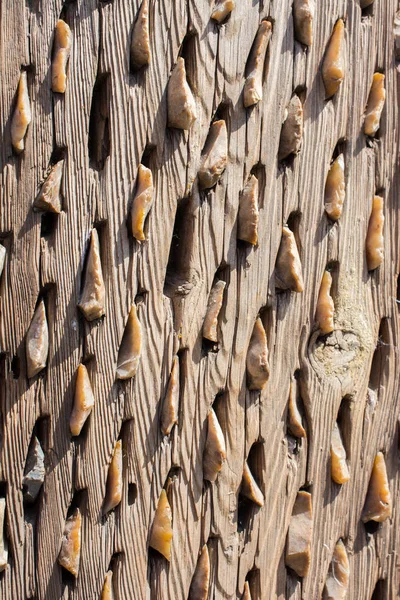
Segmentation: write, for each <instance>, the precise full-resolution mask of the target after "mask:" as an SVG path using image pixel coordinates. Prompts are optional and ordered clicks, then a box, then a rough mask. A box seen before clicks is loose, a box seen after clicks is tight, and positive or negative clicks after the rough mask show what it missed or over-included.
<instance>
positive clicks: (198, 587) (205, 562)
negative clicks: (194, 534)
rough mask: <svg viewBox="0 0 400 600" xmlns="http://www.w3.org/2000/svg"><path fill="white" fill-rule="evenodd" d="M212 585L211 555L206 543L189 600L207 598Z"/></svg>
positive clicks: (195, 573)
mask: <svg viewBox="0 0 400 600" xmlns="http://www.w3.org/2000/svg"><path fill="white" fill-rule="evenodd" d="M209 585H210V555H209V553H208V548H207V544H204V546H203V548H202V550H201V554H200V556H199V558H198V561H197V565H196V570H195V572H194V575H193V579H192V583H191V584H190V589H189V597H188V600H207V598H208V588H209Z"/></svg>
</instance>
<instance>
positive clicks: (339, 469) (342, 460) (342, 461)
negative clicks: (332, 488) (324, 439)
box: [331, 423, 350, 484]
mask: <svg viewBox="0 0 400 600" xmlns="http://www.w3.org/2000/svg"><path fill="white" fill-rule="evenodd" d="M331 474H332V479H333V481H335V482H336V483H339V484H342V483H346V481H349V479H350V473H349V468H348V466H347V462H346V450H345V447H344V445H343V441H342V436H341V434H340V429H339V427H338V424H337V423H335V426H334V428H333V431H332V439H331Z"/></svg>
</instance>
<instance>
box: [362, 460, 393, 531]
mask: <svg viewBox="0 0 400 600" xmlns="http://www.w3.org/2000/svg"><path fill="white" fill-rule="evenodd" d="M391 516H392V496H391V494H390V489H389V481H388V477H387V472H386V464H385V458H384V456H383V454H382V452H378V454H377V455H376V457H375V460H374V465H373V467H372V473H371V478H370V480H369V485H368V492H367V497H366V499H365V504H364V509H363V513H362V517H361V518H362V520H363V521H364V523H367V521H377V522H378V523H382V521H386V519H388V518H389V517H391Z"/></svg>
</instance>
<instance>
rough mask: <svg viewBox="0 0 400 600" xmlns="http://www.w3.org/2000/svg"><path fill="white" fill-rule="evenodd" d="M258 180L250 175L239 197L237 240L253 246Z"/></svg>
mask: <svg viewBox="0 0 400 600" xmlns="http://www.w3.org/2000/svg"><path fill="white" fill-rule="evenodd" d="M258 214H259V213H258V179H257V177H255V176H254V175H251V177H250V179H249V180H248V181H247V183H246V185H245V186H244V188H243V191H242V193H241V195H240V201H239V213H238V234H237V236H238V239H239V240H243V242H248V243H249V244H253V246H255V245H256V244H257V242H258Z"/></svg>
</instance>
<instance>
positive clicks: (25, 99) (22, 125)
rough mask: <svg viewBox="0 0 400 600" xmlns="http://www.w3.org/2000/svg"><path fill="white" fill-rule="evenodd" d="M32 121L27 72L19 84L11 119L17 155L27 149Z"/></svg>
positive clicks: (12, 140)
mask: <svg viewBox="0 0 400 600" xmlns="http://www.w3.org/2000/svg"><path fill="white" fill-rule="evenodd" d="M31 120H32V114H31V104H30V101H29V94H28V79H27V74H26V71H22V73H21V75H20V78H19V83H18V89H17V100H16V104H15V109H14V113H13V116H12V119H11V143H12V146H13V148H14V151H15V152H16V153H17V154H20V153H21V152H22V151H23V150H24V149H25V135H26V131H27V129H28V125H29V123H30V122H31Z"/></svg>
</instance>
